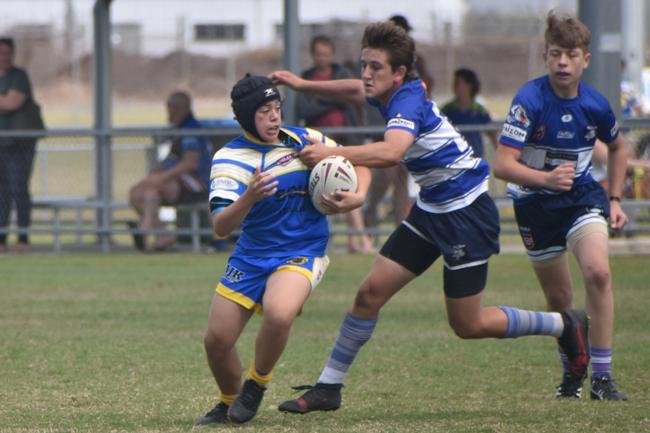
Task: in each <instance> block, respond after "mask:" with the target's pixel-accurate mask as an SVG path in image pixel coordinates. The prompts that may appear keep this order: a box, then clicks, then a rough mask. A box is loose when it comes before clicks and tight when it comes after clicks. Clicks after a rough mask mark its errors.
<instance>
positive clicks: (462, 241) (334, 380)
mask: <svg viewBox="0 0 650 433" xmlns="http://www.w3.org/2000/svg"><path fill="white" fill-rule="evenodd" d="M362 47H363V48H362V52H361V65H362V74H361V80H337V81H329V82H327V81H306V80H303V79H301V78H299V77H296V76H295V75H294V74H291V73H290V72H287V71H276V72H274V73H272V74H271V78H273V79H275V80H277V81H278V82H281V83H284V84H287V85H289V86H291V87H293V88H294V89H296V90H300V91H308V92H314V93H319V94H323V95H326V96H330V97H337V98H339V99H341V100H344V101H345V102H349V103H356V104H363V103H366V102H368V103H370V104H371V105H374V106H376V107H377V108H378V109H379V111H380V112H381V114H382V115H383V117H384V119H385V120H386V129H385V133H384V140H383V141H379V142H375V143H369V144H365V145H360V146H345V147H340V148H328V147H326V146H323V145H321V144H320V143H317V142H314V143H313V145H312V146H307V147H305V148H304V149H303V150H302V151H301V159H302V160H303V161H306V162H307V163H308V164H315V163H316V162H318V161H320V160H321V159H323V158H324V157H326V156H329V155H333V154H335V155H342V156H344V157H346V158H348V159H349V160H350V161H351V162H352V163H353V164H355V163H356V164H361V165H364V166H367V167H386V166H390V165H394V164H399V163H402V164H405V165H406V167H407V168H408V170H409V172H410V173H411V174H412V175H413V176H414V178H415V180H416V182H417V183H418V184H419V185H420V194H419V197H418V200H417V203H416V204H415V206H413V209H412V210H411V213H410V214H409V216H408V217H407V218H406V220H404V221H403V222H402V224H400V225H399V226H398V227H397V229H396V230H395V231H394V232H393V233H392V234H391V236H390V237H389V238H388V240H387V241H386V243H385V244H384V246H383V247H382V249H381V251H380V255H379V257H377V260H376V261H375V263H374V265H373V267H372V269H371V270H370V273H369V274H368V276H367V277H366V279H365V280H364V281H363V282H362V283H361V287H360V288H359V290H358V292H357V296H356V299H355V301H354V305H353V306H352V309H351V311H350V313H349V314H348V315H347V316H346V318H345V319H344V321H343V324H342V326H341V331H340V334H339V337H338V338H337V340H336V342H335V344H334V347H333V349H332V352H331V354H330V357H329V359H328V360H327V363H326V365H325V368H324V369H323V371H322V374H321V376H320V378H319V379H318V382H317V384H316V386H315V387H313V388H312V389H311V390H310V391H308V392H307V393H305V394H304V395H303V396H301V397H299V398H298V399H295V400H289V401H287V402H285V403H283V404H282V405H280V407H279V409H280V410H281V411H286V412H293V413H305V412H309V411H313V410H331V409H336V408H338V407H339V406H340V404H341V391H340V390H341V387H342V383H343V380H344V378H345V375H346V373H347V371H348V369H349V367H350V365H351V364H352V362H353V361H354V359H355V357H356V355H357V353H358V351H359V350H360V349H361V347H362V346H363V344H365V342H366V341H368V339H370V337H371V335H372V332H373V330H374V327H375V324H376V322H377V318H378V315H379V311H380V310H381V308H382V307H383V306H384V305H385V304H386V303H387V302H388V300H389V299H390V298H391V297H392V296H393V295H394V294H395V293H397V292H398V291H399V290H401V289H402V288H403V287H404V286H406V285H407V284H408V283H409V282H410V281H411V280H413V279H414V278H416V277H417V276H419V275H421V274H422V273H423V272H424V271H425V270H427V269H428V268H429V266H431V264H433V262H435V261H436V260H437V259H438V258H439V257H440V256H442V257H443V258H444V264H445V266H444V271H443V282H444V283H443V289H444V292H445V297H446V298H445V302H446V306H447V313H448V317H449V323H450V325H451V327H452V329H453V330H454V331H455V332H456V334H457V335H458V336H459V337H461V338H489V337H493V338H515V337H519V336H524V335H553V336H556V337H559V338H560V340H561V341H562V343H563V345H564V346H565V347H566V348H567V350H568V351H569V352H570V353H571V360H572V362H573V365H574V367H575V368H576V369H582V368H584V363H585V360H586V348H585V347H584V344H583V343H584V341H585V338H584V337H585V333H586V326H587V323H586V320H587V319H586V316H585V315H584V313H583V314H579V313H574V312H564V313H562V314H559V313H542V312H533V311H524V310H520V309H517V308H512V307H505V306H501V307H483V306H482V305H481V294H482V292H483V289H484V288H485V284H486V280H487V267H488V259H489V257H490V256H491V255H492V254H494V253H497V252H498V251H499V240H498V236H499V215H498V212H497V209H496V206H495V205H494V202H493V201H492V199H491V198H490V197H489V195H488V194H487V182H488V175H489V169H488V165H487V163H486V162H485V161H483V160H481V159H480V158H476V157H475V155H474V154H473V152H472V149H471V147H470V146H469V145H468V144H467V142H466V141H465V139H464V138H463V137H462V135H460V134H459V133H458V132H457V131H456V130H455V129H454V128H453V127H452V125H451V124H450V123H449V122H448V120H447V119H446V118H445V117H444V116H442V115H441V114H440V112H439V111H438V108H437V107H436V105H435V103H433V102H432V101H430V100H429V99H427V95H426V91H425V88H424V85H423V83H422V81H421V80H420V79H418V78H417V76H415V74H414V71H413V69H412V66H413V55H414V50H415V43H414V42H413V39H411V38H410V37H409V36H408V35H407V34H406V33H405V32H404V30H403V29H401V28H400V27H397V26H395V25H394V24H392V23H390V22H385V23H377V24H372V25H370V26H368V27H366V30H365V32H364V36H363V41H362ZM576 318H577V319H578V320H575V319H576Z"/></svg>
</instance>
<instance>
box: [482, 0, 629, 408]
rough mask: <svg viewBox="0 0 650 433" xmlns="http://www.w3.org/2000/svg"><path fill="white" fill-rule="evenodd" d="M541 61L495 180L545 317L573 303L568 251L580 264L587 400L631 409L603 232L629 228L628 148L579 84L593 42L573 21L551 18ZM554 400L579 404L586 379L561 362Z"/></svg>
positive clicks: (601, 101) (608, 115) (508, 129)
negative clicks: (596, 156) (619, 358)
mask: <svg viewBox="0 0 650 433" xmlns="http://www.w3.org/2000/svg"><path fill="white" fill-rule="evenodd" d="M545 40H546V41H545V42H546V48H545V52H544V59H545V61H546V67H547V69H548V74H547V75H544V76H542V77H540V78H537V79H535V80H532V81H529V82H528V83H526V84H525V85H524V86H523V87H522V88H521V89H520V90H519V92H518V93H517V95H516V96H515V98H514V100H513V102H512V106H511V107H510V111H509V113H508V117H507V119H506V123H505V124H504V126H503V131H502V132H501V138H500V143H501V144H500V145H499V147H498V149H497V155H496V161H495V165H494V172H495V174H496V175H497V176H498V177H500V178H502V179H504V180H507V181H509V182H511V183H510V184H509V185H508V193H509V195H510V196H511V197H513V199H514V207H515V216H516V218H517V224H518V225H519V232H520V234H521V237H522V240H523V242H524V245H525V247H526V249H527V253H528V257H529V258H530V261H531V263H532V265H533V269H534V270H535V273H536V275H537V279H538V280H539V282H540V284H541V286H542V289H543V291H544V295H545V296H546V300H547V304H548V306H549V309H550V310H552V311H561V310H563V309H566V308H571V306H572V304H573V284H572V279H571V274H570V272H569V265H568V260H567V257H566V251H567V248H568V249H569V250H571V252H572V253H573V254H574V255H575V256H576V258H577V259H578V263H579V265H580V270H581V272H582V275H583V277H584V281H585V288H586V295H587V296H586V305H587V312H588V313H589V315H590V316H591V330H590V342H591V366H592V376H591V392H590V394H591V398H593V399H597V400H627V396H626V395H625V394H624V393H622V392H620V391H619V390H618V389H617V388H616V386H615V385H614V383H613V382H612V377H611V370H612V334H613V325H614V295H613V291H612V280H611V273H610V269H609V257H608V245H607V243H608V229H607V218H609V223H610V228H611V229H613V230H619V229H621V228H623V226H624V225H625V224H626V222H627V216H626V215H625V213H624V212H623V209H622V208H621V204H620V200H621V194H622V191H623V182H624V177H625V169H626V164H627V162H626V160H627V148H628V144H627V141H626V140H625V138H624V137H623V135H622V134H621V133H620V132H619V130H618V125H617V123H616V118H615V117H614V114H613V113H612V110H611V108H610V106H609V103H608V102H607V100H606V99H605V98H604V97H603V96H602V95H601V94H599V93H598V92H597V91H596V90H595V89H593V88H592V87H590V86H589V85H587V84H586V83H583V82H582V81H581V79H580V78H581V76H582V73H583V71H584V70H585V69H586V68H587V67H588V66H589V61H590V59H591V54H590V53H589V43H590V41H591V33H590V31H589V29H588V28H587V27H586V26H585V25H584V24H583V23H582V22H580V21H579V20H577V19H575V18H573V17H570V16H560V15H556V14H555V13H553V11H551V12H550V13H549V15H548V17H547V30H546V34H545ZM596 139H599V140H601V141H602V142H604V143H606V144H607V145H608V148H609V152H608V154H609V157H608V170H607V172H608V177H609V182H608V188H609V200H608V198H607V193H606V192H605V191H604V190H603V188H601V186H600V185H599V184H598V183H597V182H596V181H595V180H594V179H593V178H592V176H591V157H592V152H593V148H594V143H595V142H596ZM560 358H561V359H562V360H563V363H564V370H565V371H564V376H563V380H562V383H561V384H560V385H559V386H558V387H557V393H556V395H557V396H558V397H578V398H579V397H580V395H581V390H582V382H583V379H584V375H578V376H576V375H575V374H573V372H572V371H570V369H569V368H568V365H567V363H566V356H565V354H563V353H562V351H561V350H560Z"/></svg>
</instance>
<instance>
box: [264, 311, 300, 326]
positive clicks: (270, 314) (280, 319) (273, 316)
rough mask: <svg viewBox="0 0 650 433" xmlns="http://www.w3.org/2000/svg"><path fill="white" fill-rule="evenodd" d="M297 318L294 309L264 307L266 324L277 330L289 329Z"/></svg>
mask: <svg viewBox="0 0 650 433" xmlns="http://www.w3.org/2000/svg"><path fill="white" fill-rule="evenodd" d="M295 318H296V313H294V312H293V311H287V310H270V311H269V309H266V308H265V309H264V325H265V326H269V327H272V328H273V329H276V330H288V329H289V328H291V325H292V324H293V320H294V319H295Z"/></svg>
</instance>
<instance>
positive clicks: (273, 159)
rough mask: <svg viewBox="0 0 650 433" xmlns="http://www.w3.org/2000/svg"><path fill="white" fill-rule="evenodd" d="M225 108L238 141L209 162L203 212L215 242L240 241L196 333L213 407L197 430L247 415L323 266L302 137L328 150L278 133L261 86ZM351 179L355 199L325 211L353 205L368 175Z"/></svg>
mask: <svg viewBox="0 0 650 433" xmlns="http://www.w3.org/2000/svg"><path fill="white" fill-rule="evenodd" d="M231 99H232V107H233V111H234V112H235V116H236V117H237V120H238V122H239V123H240V125H241V126H242V128H243V129H244V133H243V135H241V136H239V137H237V138H235V139H234V140H232V141H231V142H229V143H228V144H226V145H225V146H224V147H223V148H222V149H221V150H219V151H218V152H217V153H216V154H215V155H214V158H213V161H212V172H211V175H210V209H211V212H212V225H213V227H214V230H215V233H216V234H217V235H218V236H222V237H225V236H227V235H228V234H229V233H230V232H232V231H233V230H235V229H236V228H239V227H240V228H241V236H240V237H239V240H238V242H237V246H236V247H235V250H234V251H233V254H232V255H231V257H230V258H229V259H228V263H227V265H226V269H225V271H224V273H223V275H222V277H221V280H220V281H219V284H218V285H217V289H216V294H215V296H214V297H213V300H212V306H211V308H210V315H209V318H208V329H207V331H206V333H205V350H206V353H207V355H208V363H209V365H210V368H211V370H212V373H213V375H214V378H215V380H216V382H217V386H218V387H219V390H220V392H221V395H220V401H219V403H218V404H217V405H216V406H215V407H214V409H212V410H211V411H210V412H208V413H207V414H206V415H205V416H203V417H201V418H199V419H198V420H197V421H196V424H198V425H205V424H218V423H225V422H227V421H228V420H230V421H233V422H236V423H242V422H246V421H249V420H251V419H252V418H253V417H254V416H255V414H256V413H257V409H258V408H259V405H260V403H261V401H262V397H263V395H264V391H265V390H266V385H267V383H268V382H269V381H270V380H271V376H272V370H273V367H274V366H275V364H276V362H277V360H278V359H279V358H280V355H281V354H282V352H283V350H284V348H285V346H286V343H287V340H288V337H289V330H290V328H291V324H292V323H293V320H294V319H295V318H296V316H297V315H298V314H299V313H300V311H301V310H302V307H303V304H304V303H305V301H306V300H307V297H308V296H309V293H310V292H311V290H313V289H314V288H315V287H316V285H317V284H318V283H319V281H320V280H321V278H322V277H323V274H324V272H325V270H326V269H327V265H328V263H329V259H328V258H327V256H326V255H325V249H326V247H327V241H328V237H329V230H328V224H327V219H326V217H325V215H323V214H321V213H320V212H318V211H317V210H316V208H315V207H314V205H313V203H312V201H311V198H310V196H309V192H308V183H309V174H310V169H309V167H307V166H306V165H305V164H303V163H302V162H301V161H300V159H299V152H300V150H302V149H303V147H304V146H305V145H307V144H310V141H309V140H308V139H307V138H306V137H307V136H309V137H310V139H311V140H318V141H319V142H321V143H323V144H324V145H326V146H336V143H335V142H333V141H332V140H330V139H329V138H327V137H325V136H323V135H322V134H321V133H319V132H317V131H314V130H310V129H305V128H292V127H283V126H281V120H282V116H281V111H280V109H281V101H280V93H279V92H278V90H277V88H275V86H274V85H273V83H272V82H271V81H270V80H269V79H268V78H265V77H259V76H249V75H247V76H246V77H245V78H243V79H242V80H240V81H239V82H238V83H237V84H236V85H235V87H234V88H233V90H232V93H231ZM357 174H358V176H359V188H358V190H357V191H356V192H344V191H339V192H337V193H335V194H334V195H333V196H331V197H325V196H323V197H322V201H323V205H324V207H326V208H327V209H328V211H330V212H331V213H336V212H347V211H349V210H351V209H355V208H358V207H359V206H361V204H362V203H363V200H364V198H365V193H366V191H367V188H368V184H369V182H370V172H369V170H368V169H367V168H365V167H359V168H357ZM254 311H258V312H260V313H262V311H263V316H264V317H263V320H262V325H261V328H260V331H259V334H258V337H257V342H256V345H255V360H254V362H253V363H252V365H251V367H250V369H249V371H248V378H247V380H246V381H245V382H244V384H243V386H242V380H241V375H242V371H241V365H242V364H241V361H240V359H239V355H238V353H237V350H236V349H235V342H236V341H237V339H238V337H239V335H240V334H241V332H242V330H243V328H244V326H245V325H246V323H247V322H248V320H249V319H250V317H251V316H252V314H253V312H254Z"/></svg>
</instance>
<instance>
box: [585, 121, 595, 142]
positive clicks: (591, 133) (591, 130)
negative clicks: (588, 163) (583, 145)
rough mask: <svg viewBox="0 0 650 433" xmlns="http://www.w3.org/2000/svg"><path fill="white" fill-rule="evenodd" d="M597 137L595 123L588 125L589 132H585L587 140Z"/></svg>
mask: <svg viewBox="0 0 650 433" xmlns="http://www.w3.org/2000/svg"><path fill="white" fill-rule="evenodd" d="M594 138H596V127H595V126H593V125H587V133H586V134H585V140H587V141H591V140H593V139H594Z"/></svg>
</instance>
